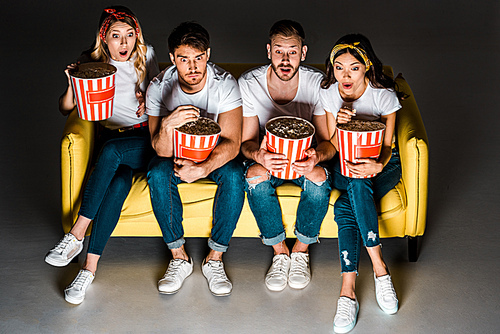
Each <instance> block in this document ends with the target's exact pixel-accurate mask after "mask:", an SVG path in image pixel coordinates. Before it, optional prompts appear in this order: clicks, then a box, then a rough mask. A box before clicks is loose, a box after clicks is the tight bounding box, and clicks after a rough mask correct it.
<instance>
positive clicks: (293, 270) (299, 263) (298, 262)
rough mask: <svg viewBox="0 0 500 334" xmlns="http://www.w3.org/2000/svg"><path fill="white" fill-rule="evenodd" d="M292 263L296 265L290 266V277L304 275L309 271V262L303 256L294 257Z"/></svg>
mask: <svg viewBox="0 0 500 334" xmlns="http://www.w3.org/2000/svg"><path fill="white" fill-rule="evenodd" d="M292 263H295V264H294V265H291V266H290V273H289V274H288V275H289V276H292V275H295V274H299V275H301V274H302V273H304V272H306V271H307V261H306V260H305V258H304V257H303V256H301V255H298V256H297V257H294V260H292Z"/></svg>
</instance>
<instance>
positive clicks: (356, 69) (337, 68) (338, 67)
mask: <svg viewBox="0 0 500 334" xmlns="http://www.w3.org/2000/svg"><path fill="white" fill-rule="evenodd" d="M343 69H344V68H343V67H342V66H339V65H336V66H335V70H337V71H342V70H343ZM351 71H359V66H354V67H351Z"/></svg>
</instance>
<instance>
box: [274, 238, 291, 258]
mask: <svg viewBox="0 0 500 334" xmlns="http://www.w3.org/2000/svg"><path fill="white" fill-rule="evenodd" d="M273 250H274V255H280V254H285V255H287V256H290V250H289V249H288V247H287V246H286V244H285V241H282V242H280V243H278V244H276V245H273Z"/></svg>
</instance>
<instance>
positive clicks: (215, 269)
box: [208, 261, 228, 282]
mask: <svg viewBox="0 0 500 334" xmlns="http://www.w3.org/2000/svg"><path fill="white" fill-rule="evenodd" d="M208 265H209V266H210V268H211V269H212V280H213V281H214V282H225V281H227V280H228V278H227V276H226V272H225V271H224V267H223V266H222V264H220V263H217V262H215V261H209V262H208Z"/></svg>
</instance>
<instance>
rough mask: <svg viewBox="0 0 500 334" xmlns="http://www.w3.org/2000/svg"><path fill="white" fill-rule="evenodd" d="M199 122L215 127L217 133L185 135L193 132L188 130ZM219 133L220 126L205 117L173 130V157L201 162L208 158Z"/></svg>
mask: <svg viewBox="0 0 500 334" xmlns="http://www.w3.org/2000/svg"><path fill="white" fill-rule="evenodd" d="M199 122H204V123H212V126H215V125H216V126H217V128H218V132H217V133H216V134H209V135H204V134H202V135H198V134H192V133H186V132H193V131H191V130H190V129H189V128H190V127H194V126H196V124H197V123H199ZM193 130H194V129H193ZM220 131H221V129H220V126H219V125H218V124H217V123H216V122H215V121H213V120H211V119H209V118H205V117H200V118H198V121H195V122H189V123H186V124H185V125H184V126H181V127H180V128H177V129H174V156H175V157H176V158H182V159H189V160H192V161H194V162H202V161H203V160H205V159H206V158H208V156H209V155H210V152H212V150H213V149H214V148H215V146H216V145H217V141H218V140H219V136H220Z"/></svg>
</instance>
